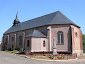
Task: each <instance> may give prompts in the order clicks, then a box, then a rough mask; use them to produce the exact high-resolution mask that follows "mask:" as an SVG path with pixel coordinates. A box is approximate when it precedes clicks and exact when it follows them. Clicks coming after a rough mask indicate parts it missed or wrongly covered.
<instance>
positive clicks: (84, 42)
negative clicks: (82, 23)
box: [82, 34, 85, 53]
mask: <svg viewBox="0 0 85 64" xmlns="http://www.w3.org/2000/svg"><path fill="white" fill-rule="evenodd" d="M82 38H83V51H84V53H85V35H84V34H83V35H82Z"/></svg>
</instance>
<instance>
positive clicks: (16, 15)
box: [16, 11, 18, 19]
mask: <svg viewBox="0 0 85 64" xmlns="http://www.w3.org/2000/svg"><path fill="white" fill-rule="evenodd" d="M16 19H18V11H17V14H16Z"/></svg>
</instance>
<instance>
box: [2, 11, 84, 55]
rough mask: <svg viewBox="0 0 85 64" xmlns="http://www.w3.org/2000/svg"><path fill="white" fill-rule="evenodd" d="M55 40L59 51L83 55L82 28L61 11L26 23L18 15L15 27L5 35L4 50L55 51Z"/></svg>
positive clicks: (3, 39)
mask: <svg viewBox="0 0 85 64" xmlns="http://www.w3.org/2000/svg"><path fill="white" fill-rule="evenodd" d="M53 38H55V41H56V50H57V51H61V52H67V51H68V52H72V53H77V55H82V54H83V43H82V31H81V30H80V27H79V26H78V25H76V24H75V23H74V22H72V21H71V20H70V19H69V18H67V17H66V16H65V15H64V14H63V13H61V12H60V11H57V12H53V13H50V14H47V15H44V16H41V17H38V18H34V19H31V20H27V21H25V22H20V21H19V19H18V13H17V14H16V18H15V20H14V22H13V25H12V26H11V27H10V28H9V29H8V30H7V31H6V32H5V33H4V34H3V37H2V49H13V50H15V49H16V50H25V51H29V52H42V51H46V52H48V51H53Z"/></svg>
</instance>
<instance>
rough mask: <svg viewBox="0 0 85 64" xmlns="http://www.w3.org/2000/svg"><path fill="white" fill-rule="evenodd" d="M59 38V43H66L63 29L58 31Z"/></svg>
mask: <svg viewBox="0 0 85 64" xmlns="http://www.w3.org/2000/svg"><path fill="white" fill-rule="evenodd" d="M57 40H58V44H64V42H63V40H64V38H63V32H62V31H59V32H58V33H57Z"/></svg>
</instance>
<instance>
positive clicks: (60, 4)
mask: <svg viewBox="0 0 85 64" xmlns="http://www.w3.org/2000/svg"><path fill="white" fill-rule="evenodd" d="M58 10H60V11H61V12H62V13H63V14H64V15H66V16H67V17H68V18H69V19H71V20H72V21H73V22H74V23H75V24H77V25H78V26H80V27H81V30H82V33H83V34H85V0H0V41H1V38H2V35H3V33H4V32H5V31H6V30H7V29H9V28H10V27H11V26H12V25H13V21H14V19H15V16H16V13H17V11H18V14H19V16H18V17H19V20H20V22H24V21H26V20H29V19H33V18H36V17H39V16H42V15H45V14H49V13H52V12H55V11H58Z"/></svg>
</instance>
